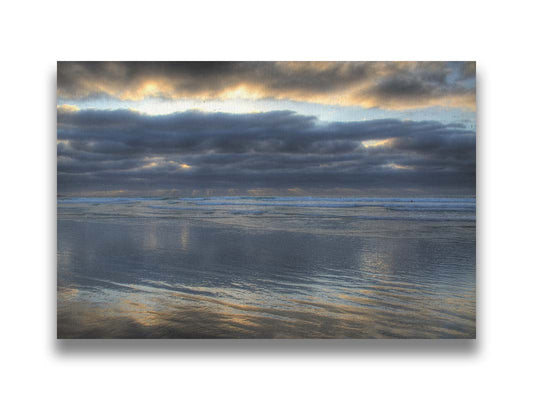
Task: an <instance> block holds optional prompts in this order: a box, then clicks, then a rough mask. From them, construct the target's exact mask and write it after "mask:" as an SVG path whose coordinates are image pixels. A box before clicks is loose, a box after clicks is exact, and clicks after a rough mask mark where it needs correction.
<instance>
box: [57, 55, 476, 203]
mask: <svg viewBox="0 0 533 400" xmlns="http://www.w3.org/2000/svg"><path fill="white" fill-rule="evenodd" d="M475 69H476V68H475V63H474V62H58V66H57V99H58V100H57V101H58V103H57V183H58V195H59V196H124V197H127V196H143V197H155V196H157V197H158V196H191V195H193V196H226V195H227V196H231V195H253V196H275V195H321V196H472V195H475V191H476V183H475V182H476V76H475V74H476V71H475Z"/></svg>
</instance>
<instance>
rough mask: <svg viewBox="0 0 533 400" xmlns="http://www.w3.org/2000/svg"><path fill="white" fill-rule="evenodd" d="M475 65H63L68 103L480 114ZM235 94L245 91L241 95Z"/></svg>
mask: <svg viewBox="0 0 533 400" xmlns="http://www.w3.org/2000/svg"><path fill="white" fill-rule="evenodd" d="M474 81H475V63H473V62H451V63H447V62H61V63H59V64H58V96H59V98H60V99H72V98H86V97H91V96H111V97H116V98H120V99H122V100H141V99H144V98H146V97H164V98H173V99H176V98H180V99H183V98H196V99H197V98H202V99H216V98H231V97H232V96H244V97H247V96H249V97H251V98H276V99H289V100H297V101H308V102H315V103H326V104H341V105H361V106H364V107H383V108H395V109H401V108H410V107H428V106H434V105H443V106H454V107H466V108H470V109H473V108H475V82H474ZM234 91H238V94H235V93H234Z"/></svg>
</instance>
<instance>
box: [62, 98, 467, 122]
mask: <svg viewBox="0 0 533 400" xmlns="http://www.w3.org/2000/svg"><path fill="white" fill-rule="evenodd" d="M58 103H59V105H62V104H70V105H74V106H77V107H79V108H80V109H87V108H94V109H100V110H113V109H134V110H137V111H139V112H142V113H145V114H149V115H164V114H172V113H175V112H183V111H187V110H200V111H204V112H223V113H238V114H241V113H254V112H268V111H279V110H292V111H295V112H297V113H298V114H302V115H313V116H316V117H317V118H319V119H320V120H321V121H324V122H326V121H363V120H373V119H383V118H394V119H402V120H413V121H426V120H432V121H439V122H442V123H444V124H449V123H461V124H464V125H465V127H466V128H467V129H475V128H476V113H475V112H474V111H470V110H465V109H461V108H447V107H427V108H416V109H405V110H385V109H380V108H364V107H359V106H333V105H323V104H317V103H307V102H297V101H291V100H276V99H262V100H245V99H234V100H227V99H226V100H205V101H202V100H194V99H177V100H174V99H160V98H149V99H144V100H141V101H124V100H119V99H114V98H99V99H83V100H68V101H61V99H60V101H59V102H58Z"/></svg>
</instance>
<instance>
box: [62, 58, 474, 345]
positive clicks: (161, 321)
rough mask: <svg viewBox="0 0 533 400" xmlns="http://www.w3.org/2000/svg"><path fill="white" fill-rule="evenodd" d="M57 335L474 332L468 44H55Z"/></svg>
mask: <svg viewBox="0 0 533 400" xmlns="http://www.w3.org/2000/svg"><path fill="white" fill-rule="evenodd" d="M57 336H58V338H61V339H78V338H110V339H111V338H112V339H117V338H149V339H156V338H176V339H178V338H194V339H200V338H243V339H251V338H296V339H302V338H348V339H358V338H365V339H367V338H406V339H407V338H409V339H410V338H454V339H457V338H470V339H472V338H475V337H476V65H475V62H466V61H461V62H369V61H365V62H68V61H65V62H58V64H57Z"/></svg>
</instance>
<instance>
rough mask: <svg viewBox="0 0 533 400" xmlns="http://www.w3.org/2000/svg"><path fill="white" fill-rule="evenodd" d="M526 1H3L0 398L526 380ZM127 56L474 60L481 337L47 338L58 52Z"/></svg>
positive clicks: (505, 384)
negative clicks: (78, 340)
mask: <svg viewBox="0 0 533 400" xmlns="http://www.w3.org/2000/svg"><path fill="white" fill-rule="evenodd" d="M193 3H194V5H192V4H193ZM531 15H532V13H531V10H528V7H527V2H518V1H510V0H508V1H505V2H488V1H483V2H474V1H472V2H467V1H464V0H462V1H452V0H447V1H445V2H438V3H437V2H434V1H407V0H402V1H385V2H383V1H376V0H374V1H368V2H362V3H356V2H354V1H346V2H341V1H332V0H329V1H320V2H318V1H316V2H314V1H301V2H297V1H294V2H290V1H288V0H285V1H269V2H266V1H264V2H252V1H227V0H226V1H219V2H212V3H211V2H209V3H208V2H203V1H195V2H192V1H191V2H187V3H186V4H180V3H179V2H178V1H167V2H165V1H155V0H152V1H142V2H141V1H132V0H129V1H111V0H107V1H94V0H93V1H85V2H74V1H44V2H22V1H19V2H4V3H3V5H2V6H1V12H0V33H1V39H0V40H1V54H2V61H1V62H0V68H1V71H0V72H1V74H0V101H1V107H0V115H1V119H0V127H1V131H0V133H1V142H0V144H1V145H0V149H1V158H0V161H1V169H0V171H1V174H2V175H1V187H2V196H1V197H0V198H1V208H0V210H1V212H2V217H1V223H2V229H1V234H2V237H1V242H0V243H2V245H1V249H2V263H1V269H0V274H1V275H0V277H1V280H0V282H1V287H0V296H1V303H0V304H1V306H2V309H1V317H2V318H1V329H0V335H1V338H0V346H1V347H0V350H1V352H0V355H1V364H0V365H1V366H2V371H1V375H0V377H1V378H0V381H1V382H2V384H1V386H0V392H1V393H2V397H3V398H5V399H11V398H32V399H33V398H53V399H73V398H75V399H102V398H104V399H105V398H116V399H118V398H120V399H129V398H135V399H137V398H139V399H155V398H162V397H163V396H165V397H172V398H187V397H188V398H201V397H207V396H210V397H216V398H235V397H237V398H246V399H250V398H267V399H272V398H298V399H300V398H309V397H311V398H321V399H330V398H394V399H396V398H400V399H403V398H405V399H428V398H433V399H441V398H442V399H454V398H482V396H483V397H488V396H495V397H496V398H502V397H505V398H525V397H526V396H528V395H531V388H530V384H529V380H530V379H531V368H530V366H531V360H532V359H531V357H532V356H533V354H532V350H531V349H532V342H531V340H532V339H531V332H532V331H533V324H532V322H531V321H532V312H531V307H530V306H531V303H532V302H531V287H532V282H533V274H532V267H533V263H532V262H531V257H530V252H531V249H532V248H533V246H532V244H531V236H532V235H531V226H532V222H533V221H532V206H531V204H530V202H531V185H532V181H533V178H532V177H531V172H532V168H531V163H532V159H533V154H532V144H533V141H532V134H533V132H532V129H531V123H530V120H531V117H532V115H533V112H532V111H531V106H532V103H533V102H532V98H531V93H532V90H533V87H532V79H531V74H532V72H533V65H532V61H533V60H532V50H531V37H532V36H533V35H532V29H531ZM141 59H146V60H234V59H238V60H241V59H245V60H476V61H477V68H478V83H477V91H478V139H477V143H478V164H477V165H478V241H477V243H478V266H477V271H478V313H477V315H478V339H477V340H476V341H470V342H461V341H460V342H455V341H440V342H434V341H433V342H431V341H430V342H420V341H388V342H383V341H378V342H376V341H340V342H339V341H315V342H309V341H296V342H287V341H274V342H270V341H256V342H254V341H244V342H236V341H223V342H210V341H193V342H191V341H181V342H175V341H174V342H172V341H163V342H146V341H145V342H139V341H133V342H127V343H124V342H112V343H108V342H107V343H102V342H98V341H97V342H90V343H87V342H83V343H82V344H78V345H76V344H65V343H62V344H61V343H58V341H56V340H55V273H56V272H55V271H56V270H55V263H56V258H55V246H56V239H55V229H56V215H55V190H56V183H55V179H56V171H55V165H56V164H55V148H56V147H55V146H56V144H55V134H56V133H55V129H56V127H55V101H56V100H55V85H56V79H55V72H56V64H55V62H56V60H141Z"/></svg>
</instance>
